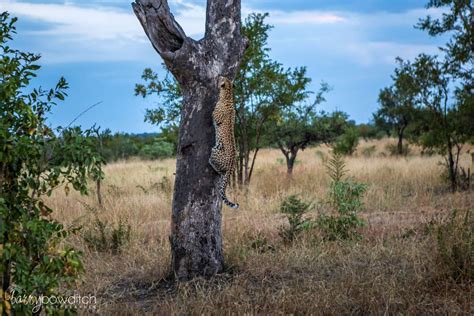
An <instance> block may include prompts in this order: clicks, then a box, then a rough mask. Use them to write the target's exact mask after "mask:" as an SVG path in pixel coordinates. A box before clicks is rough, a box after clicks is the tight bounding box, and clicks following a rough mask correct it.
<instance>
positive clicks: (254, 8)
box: [0, 0, 442, 133]
mask: <svg viewBox="0 0 474 316" xmlns="http://www.w3.org/2000/svg"><path fill="white" fill-rule="evenodd" d="M130 2H131V1H130V0H126V1H122V0H62V1H60V0H28V1H20V0H0V9H1V10H2V11H5V10H7V11H9V12H10V13H11V14H12V15H14V16H17V17H18V18H19V22H18V24H17V27H18V34H17V35H16V37H15V42H14V46H15V47H17V48H21V49H23V50H27V51H31V52H35V53H40V54H41V55H42V59H41V65H42V66H43V67H42V69H41V71H40V73H39V78H38V79H37V80H36V81H35V84H36V85H41V86H43V87H50V86H53V85H54V84H55V83H56V81H57V79H58V78H59V77H60V76H64V77H65V78H66V79H67V80H68V82H69V84H70V87H71V89H70V90H69V97H68V98H67V99H66V101H65V102H63V103H61V104H60V105H59V106H58V107H57V108H55V109H54V110H53V113H52V114H51V119H50V121H51V123H52V124H53V125H63V126H64V125H67V124H68V123H69V122H71V121H72V120H73V119H74V117H75V116H77V114H78V113H80V112H82V111H83V110H84V109H85V108H87V107H88V106H90V105H91V104H94V103H96V102H98V101H103V103H102V104H101V105H99V106H97V107H95V108H94V109H92V110H91V111H89V112H87V113H86V114H85V115H84V116H82V117H81V118H80V119H79V121H78V123H79V124H81V125H83V126H84V127H88V126H91V125H93V124H94V123H97V124H98V125H99V126H101V127H103V128H110V129H111V130H112V131H114V132H137V133H138V132H155V131H158V129H157V127H155V126H152V125H150V124H148V123H144V122H143V117H144V113H145V109H146V108H147V107H152V106H153V103H152V101H151V100H146V99H145V100H143V99H142V98H139V97H135V96H134V95H133V88H134V84H135V83H137V82H139V81H140V75H141V73H142V70H143V68H145V67H152V68H154V69H156V70H159V71H161V67H160V64H161V60H160V58H159V56H158V55H157V54H156V53H155V51H154V50H153V48H152V47H151V45H150V44H149V42H148V40H147V38H146V37H145V35H144V33H143V30H142V29H141V26H140V24H139V22H138V21H137V19H136V18H135V16H134V15H133V12H132V10H131V6H130ZM426 2H427V0H397V1H393V0H358V1H351V0H331V1H328V0H292V1H282V0H242V7H243V8H242V11H243V12H242V14H243V16H244V17H245V16H246V15H248V14H249V13H251V12H269V13H270V17H269V19H268V22H269V23H270V24H272V25H274V26H275V27H274V29H273V30H272V31H271V33H270V38H269V45H270V47H271V49H272V50H271V56H272V58H274V59H275V60H278V61H279V62H281V63H282V64H283V65H284V66H286V67H295V66H307V68H308V74H309V76H310V77H311V78H312V79H313V83H312V86H311V89H312V90H316V89H317V88H318V85H319V83H320V82H321V81H326V82H328V83H329V84H330V85H331V86H332V88H333V90H332V91H331V92H330V94H329V95H328V98H327V103H326V104H324V105H323V106H322V107H321V109H323V110H327V111H332V110H334V109H339V110H343V111H346V112H347V113H349V115H350V116H351V118H353V119H354V120H356V121H357V122H367V121H368V120H369V119H370V117H371V113H372V112H373V111H374V110H375V109H376V108H377V95H378V91H379V90H380V89H381V88H382V87H384V86H385V85H387V84H389V83H390V75H391V73H392V71H393V68H394V64H395V62H394V59H395V57H397V56H400V57H402V58H414V57H415V56H416V55H417V54H419V53H421V52H426V53H433V54H435V53H437V52H438V49H437V47H438V46H440V45H441V44H442V39H433V38H430V37H429V36H428V35H427V34H425V33H423V32H421V31H419V30H417V29H414V27H413V25H414V24H416V22H417V21H418V19H419V18H420V17H424V16H425V15H427V14H430V15H432V16H439V15H440V14H441V12H439V11H435V10H430V11H428V10H426V9H425V8H424V6H425V4H426ZM169 3H170V7H171V9H172V11H173V13H174V15H175V17H176V19H177V20H178V22H179V23H180V24H181V25H182V27H183V28H184V30H185V31H186V33H187V35H188V36H190V37H192V38H195V39H199V38H200V37H201V36H202V34H203V30H204V19H205V1H204V0H169Z"/></svg>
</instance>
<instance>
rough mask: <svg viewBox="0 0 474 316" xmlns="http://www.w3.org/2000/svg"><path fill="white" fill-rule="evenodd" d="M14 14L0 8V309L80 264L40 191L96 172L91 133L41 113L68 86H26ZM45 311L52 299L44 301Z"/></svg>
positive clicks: (21, 309) (26, 61) (17, 307)
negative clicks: (50, 121) (54, 125)
mask: <svg viewBox="0 0 474 316" xmlns="http://www.w3.org/2000/svg"><path fill="white" fill-rule="evenodd" d="M15 22H16V19H15V18H12V19H10V17H9V14H8V13H7V12H3V13H1V14H0V51H1V52H2V53H1V62H0V77H1V80H0V113H1V116H0V274H1V278H0V290H1V296H0V313H2V314H3V313H6V314H10V313H14V314H17V315H24V314H31V310H32V307H33V306H32V305H31V304H29V305H28V304H26V303H25V304H13V305H12V304H10V303H9V301H8V299H9V297H8V293H9V292H11V291H14V292H15V295H17V296H23V295H26V296H28V295H34V296H37V297H38V296H41V295H49V296H53V295H54V296H57V297H59V296H61V295H62V294H63V293H64V289H66V288H67V287H68V286H72V285H73V284H74V282H75V280H76V279H77V277H78V275H79V273H80V272H81V271H82V270H83V266H82V263H81V261H80V253H79V252H78V251H76V250H74V249H73V248H71V247H70V246H69V245H68V244H67V243H64V242H63V240H64V239H65V238H66V237H68V236H69V235H70V234H72V233H75V232H76V230H77V229H76V228H66V227H64V226H63V225H62V224H61V223H59V222H57V221H56V220H54V219H53V217H52V216H51V213H52V211H53V210H52V209H51V208H49V207H48V205H46V204H45V202H44V196H50V195H51V194H52V192H53V191H54V190H55V189H57V188H59V187H62V188H64V190H65V193H66V194H68V192H69V190H70V186H72V188H73V189H75V190H77V191H79V192H80V193H82V194H86V193H87V181H88V178H89V176H92V178H93V179H94V180H97V179H101V178H102V177H103V173H102V169H101V166H102V164H103V160H102V158H101V156H100V155H99V154H98V153H97V151H96V149H97V142H96V139H95V138H93V137H92V134H93V131H91V130H89V131H86V132H83V131H81V130H80V129H79V128H66V129H61V128H60V129H57V130H56V132H54V131H53V130H52V129H51V128H50V127H49V126H48V125H47V124H46V114H47V113H49V112H50V110H51V108H52V106H54V105H56V102H57V101H58V100H59V101H61V100H63V99H64V97H65V96H66V92H65V91H66V89H67V88H68V85H67V82H66V80H64V78H61V79H60V80H59V82H58V83H57V85H56V86H55V87H54V88H53V89H49V90H43V89H42V88H38V89H33V88H31V87H30V81H31V80H32V79H33V78H34V77H36V72H37V70H38V69H39V68H40V67H39V66H38V65H36V62H37V61H38V60H39V58H40V56H39V55H35V54H32V53H25V52H21V51H19V50H16V49H12V48H11V46H10V44H9V42H10V41H12V35H13V34H14V33H15V25H14V24H15ZM42 308H43V311H46V312H47V313H53V312H58V311H59V310H62V309H64V307H62V306H59V305H58V304H49V305H44V306H43V307H42Z"/></svg>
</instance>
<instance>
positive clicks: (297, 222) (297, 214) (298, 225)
mask: <svg viewBox="0 0 474 316" xmlns="http://www.w3.org/2000/svg"><path fill="white" fill-rule="evenodd" d="M310 207H311V203H306V202H304V201H302V200H300V199H299V198H298V197H297V196H296V195H290V196H289V197H287V198H286V199H285V200H284V201H283V202H282V203H281V205H280V212H281V213H283V214H285V215H286V217H287V218H288V222H289V224H290V226H289V227H281V228H280V236H281V237H282V238H283V240H284V241H285V242H292V241H293V240H295V238H296V237H297V236H298V235H299V234H300V233H301V232H302V231H303V230H306V229H308V228H310V226H311V221H310V220H307V219H303V215H304V214H305V213H306V212H307V211H308V210H309V208H310Z"/></svg>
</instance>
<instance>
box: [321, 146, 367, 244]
mask: <svg viewBox="0 0 474 316" xmlns="http://www.w3.org/2000/svg"><path fill="white" fill-rule="evenodd" d="M327 168H328V174H329V176H330V177H331V184H330V190H329V193H328V201H327V204H328V205H329V206H330V207H331V208H332V209H333V210H334V211H336V213H337V215H326V214H321V215H320V216H319V218H318V219H317V221H316V224H317V226H319V227H320V228H321V229H322V231H323V233H324V238H325V239H326V240H338V239H344V240H347V239H349V240H351V239H360V238H361V237H362V236H361V235H360V234H359V232H358V231H357V229H358V228H359V227H362V226H363V225H364V221H363V220H362V219H361V218H359V216H358V214H357V213H358V212H360V211H361V210H362V209H363V203H362V201H361V199H362V197H363V195H364V193H365V191H366V189H367V186H366V185H365V184H361V183H357V182H355V181H354V180H350V179H347V178H345V173H346V171H345V163H344V160H343V158H342V156H341V155H340V154H338V153H335V152H334V151H333V153H332V157H331V159H329V161H328V164H327Z"/></svg>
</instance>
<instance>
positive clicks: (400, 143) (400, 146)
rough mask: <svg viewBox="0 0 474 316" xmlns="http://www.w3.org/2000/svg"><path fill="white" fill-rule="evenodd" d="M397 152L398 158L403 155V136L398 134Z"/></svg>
mask: <svg viewBox="0 0 474 316" xmlns="http://www.w3.org/2000/svg"><path fill="white" fill-rule="evenodd" d="M397 151H398V154H399V155H400V156H401V155H403V134H402V133H398V144H397Z"/></svg>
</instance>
